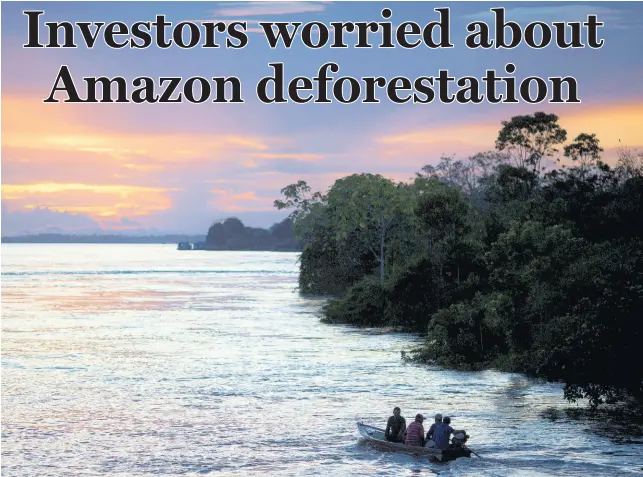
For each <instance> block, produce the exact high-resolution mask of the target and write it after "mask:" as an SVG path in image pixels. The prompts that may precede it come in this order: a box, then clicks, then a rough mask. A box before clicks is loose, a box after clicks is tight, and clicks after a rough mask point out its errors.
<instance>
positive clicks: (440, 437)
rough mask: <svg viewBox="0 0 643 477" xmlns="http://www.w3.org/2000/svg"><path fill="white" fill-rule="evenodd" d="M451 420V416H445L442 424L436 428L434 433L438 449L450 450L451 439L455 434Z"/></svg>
mask: <svg viewBox="0 0 643 477" xmlns="http://www.w3.org/2000/svg"><path fill="white" fill-rule="evenodd" d="M449 424H451V418H450V417H449V416H444V419H442V423H441V424H438V425H437V426H435V430H434V431H433V440H434V441H435V447H436V448H437V449H448V448H449V438H450V437H451V434H453V427H451V426H450V425H449Z"/></svg>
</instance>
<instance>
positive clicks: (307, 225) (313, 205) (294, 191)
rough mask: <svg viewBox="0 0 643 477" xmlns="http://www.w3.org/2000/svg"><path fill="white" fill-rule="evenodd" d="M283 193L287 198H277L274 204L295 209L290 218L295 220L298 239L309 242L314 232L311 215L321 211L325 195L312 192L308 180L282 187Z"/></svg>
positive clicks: (278, 207) (278, 208)
mask: <svg viewBox="0 0 643 477" xmlns="http://www.w3.org/2000/svg"><path fill="white" fill-rule="evenodd" d="M281 193H282V194H283V195H284V196H285V198H286V200H275V202H274V206H275V207H276V208H277V210H282V209H294V210H293V211H292V212H291V213H290V215H289V216H288V218H289V219H291V220H292V221H293V224H294V229H295V233H296V236H297V239H298V240H299V241H301V242H302V243H307V242H308V241H309V240H310V238H311V232H312V230H311V229H312V222H313V220H311V215H314V214H315V212H317V213H319V211H320V206H323V204H324V202H325V200H326V198H325V196H324V195H322V194H321V192H315V193H311V188H310V186H309V185H308V183H307V182H306V181H298V182H296V183H294V184H290V185H288V186H286V187H284V188H283V189H281ZM318 215H319V214H318ZM307 219H308V220H307Z"/></svg>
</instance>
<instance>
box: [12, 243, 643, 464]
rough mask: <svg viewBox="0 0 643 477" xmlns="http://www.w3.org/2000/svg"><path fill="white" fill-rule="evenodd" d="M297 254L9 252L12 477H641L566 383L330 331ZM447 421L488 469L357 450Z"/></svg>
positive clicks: (631, 449)
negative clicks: (430, 361) (394, 421)
mask: <svg viewBox="0 0 643 477" xmlns="http://www.w3.org/2000/svg"><path fill="white" fill-rule="evenodd" d="M296 259H297V254H294V253H241V252H239V253H233V252H205V251H177V250H175V246H174V245H62V244H61V245H56V244H52V245H31V244H29V245H22V244H4V245H2V475H3V476H92V475H101V476H102V475H115V476H125V475H134V476H137V475H149V474H161V475H204V474H214V475H229V476H233V475H234V476H247V475H279V476H310V475H328V476H349V475H350V476H359V475H367V476H373V475H393V476H402V475H415V474H426V475H431V474H438V473H439V474H440V475H445V476H551V475H564V476H568V477H569V476H583V477H587V476H607V475H621V476H623V475H637V476H640V475H643V469H642V468H643V445H642V444H641V442H640V438H638V440H637V438H633V439H624V440H623V439H621V440H619V439H617V438H614V437H613V436H611V434H610V433H606V432H603V431H604V430H605V428H606V427H609V426H608V425H607V424H606V423H601V422H597V421H590V420H586V419H575V418H570V417H567V414H565V413H564V412H562V410H563V409H565V408H566V407H569V405H568V404H567V403H566V402H565V401H564V400H563V399H562V392H561V388H560V386H558V385H553V384H547V383H541V382H535V381H532V380H529V379H525V378H524V377H521V376H519V375H512V374H506V373H498V372H491V371H489V372H480V373H464V372H454V371H443V370H439V369H434V368H430V367H427V366H419V365H408V364H403V363H402V361H401V360H400V351H402V350H409V349H410V347H411V346H413V345H414V344H416V343H418V339H417V338H415V337H413V336H409V335H400V334H381V333H377V332H375V331H374V330H355V329H352V328H349V327H344V326H331V325H325V324H322V323H320V322H319V319H318V315H317V312H318V309H319V306H320V304H321V301H319V300H310V299H305V298H302V297H300V296H299V295H298V294H297V292H296V290H295V287H296V284H297V270H298V269H297V263H296ZM396 405H398V406H400V407H401V408H402V414H403V415H404V416H405V417H406V418H407V422H409V423H410V422H411V421H412V419H413V416H414V415H415V414H416V413H418V412H421V413H424V414H425V415H427V416H428V417H429V420H428V421H427V423H430V421H431V416H432V415H433V414H434V413H436V412H442V413H443V414H445V415H450V416H452V425H453V426H454V427H455V428H464V429H466V430H467V432H468V433H469V434H470V435H471V438H470V440H469V444H470V446H471V447H472V448H473V449H474V450H476V451H477V452H478V453H479V454H480V455H481V456H482V459H479V458H477V457H473V458H471V459H459V460H457V461H456V462H452V463H448V464H431V463H429V462H427V461H426V460H421V459H418V458H415V457H412V456H407V455H400V454H396V453H386V452H381V451H378V450H375V449H372V448H371V447H369V446H368V445H365V444H364V443H363V442H361V440H360V438H359V434H358V433H357V429H356V425H355V424H356V422H357V421H360V420H363V421H364V422H366V423H369V424H372V425H376V426H380V427H384V425H385V423H386V419H387V418H388V416H389V415H390V414H391V411H392V408H393V407H394V406H396Z"/></svg>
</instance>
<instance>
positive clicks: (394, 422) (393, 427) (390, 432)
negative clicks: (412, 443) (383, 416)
mask: <svg viewBox="0 0 643 477" xmlns="http://www.w3.org/2000/svg"><path fill="white" fill-rule="evenodd" d="M401 413H402V411H401V410H400V408H399V407H397V406H396V407H395V408H393V415H392V416H391V417H389V418H388V422H387V423H386V430H385V431H384V437H385V438H386V440H387V441H389V442H404V433H405V432H406V419H404V418H403V417H402V416H401V415H400V414H401Z"/></svg>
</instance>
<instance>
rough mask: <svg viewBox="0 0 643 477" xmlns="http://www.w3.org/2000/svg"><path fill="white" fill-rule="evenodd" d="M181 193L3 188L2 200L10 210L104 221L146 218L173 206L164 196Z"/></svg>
mask: <svg viewBox="0 0 643 477" xmlns="http://www.w3.org/2000/svg"><path fill="white" fill-rule="evenodd" d="M178 190H180V189H172V188H160V187H137V186H123V185H111V186H110V185H88V184H59V183H40V184H3V185H2V199H3V200H6V201H7V204H8V206H9V208H10V209H12V210H17V209H27V210H29V209H36V208H47V209H49V210H52V211H56V212H70V213H81V214H85V215H87V216H89V217H90V218H92V219H94V220H97V221H99V222H100V221H101V218H105V217H131V216H145V215H149V214H152V213H155V212H159V211H164V210H167V209H169V208H170V207H171V206H172V200H171V198H170V197H169V196H168V195H167V193H168V192H170V191H178Z"/></svg>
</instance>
